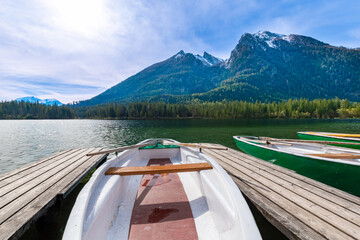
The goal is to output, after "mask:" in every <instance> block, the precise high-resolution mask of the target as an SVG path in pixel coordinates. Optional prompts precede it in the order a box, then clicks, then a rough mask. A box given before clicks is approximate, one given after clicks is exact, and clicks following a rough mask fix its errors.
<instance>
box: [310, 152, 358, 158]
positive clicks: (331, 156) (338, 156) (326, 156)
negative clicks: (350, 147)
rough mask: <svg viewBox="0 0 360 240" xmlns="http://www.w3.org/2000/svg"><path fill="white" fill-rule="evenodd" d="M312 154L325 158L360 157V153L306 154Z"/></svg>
mask: <svg viewBox="0 0 360 240" xmlns="http://www.w3.org/2000/svg"><path fill="white" fill-rule="evenodd" d="M306 155H310V156H316V157H324V158H340V159H357V158H359V159H360V155H353V154H349V153H322V154H306Z"/></svg>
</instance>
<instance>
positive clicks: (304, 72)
mask: <svg viewBox="0 0 360 240" xmlns="http://www.w3.org/2000/svg"><path fill="white" fill-rule="evenodd" d="M359 86H360V50H359V49H348V48H344V47H335V46H331V45H329V44H327V43H324V42H321V41H319V40H316V39H314V38H311V37H307V36H302V35H296V34H290V35H284V34H277V33H272V32H269V31H260V32H257V33H254V34H250V33H245V34H243V35H242V37H241V38H240V40H239V42H238V44H237V45H236V46H235V48H234V50H233V51H232V52H231V55H230V58H229V59H228V60H226V61H224V60H222V59H220V58H216V57H214V56H212V55H210V54H208V53H207V52H204V54H203V56H200V55H194V54H191V53H185V52H184V51H180V52H179V53H177V54H175V55H174V56H172V57H170V58H169V59H167V60H165V61H163V62H160V63H156V64H154V65H152V66H150V67H148V68H146V69H144V70H143V71H141V72H139V73H137V74H136V75H134V76H132V77H129V78H128V79H126V80H124V81H123V82H120V83H119V84H117V85H116V86H114V87H112V88H110V89H108V90H107V91H105V92H103V93H102V94H100V95H98V96H95V97H94V98H92V99H90V100H87V101H82V102H80V104H79V105H80V106H84V105H95V104H101V103H106V102H114V101H122V102H130V101H168V102H169V101H170V102H186V101H189V100H196V99H198V100H200V101H221V100H223V99H227V100H247V101H256V100H260V101H274V100H283V99H288V98H309V99H314V98H335V97H339V98H348V99H349V100H353V101H360V90H359V89H360V88H359Z"/></svg>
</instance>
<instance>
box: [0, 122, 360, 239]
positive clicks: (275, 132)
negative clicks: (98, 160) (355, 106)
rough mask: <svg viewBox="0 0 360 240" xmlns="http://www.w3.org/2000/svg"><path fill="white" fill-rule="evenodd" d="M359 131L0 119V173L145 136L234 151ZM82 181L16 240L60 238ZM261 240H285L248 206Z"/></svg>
mask: <svg viewBox="0 0 360 240" xmlns="http://www.w3.org/2000/svg"><path fill="white" fill-rule="evenodd" d="M307 130H309V131H328V132H343V133H360V119H345V120H339V119H335V120H282V119H273V120H261V119H235V120H204V119H201V120H200V119H194V120H1V121H0V174H3V173H6V172H8V171H11V170H14V169H16V168H19V167H21V166H23V165H26V164H29V163H31V162H34V161H37V160H40V159H41V158H45V157H47V156H50V155H52V154H54V153H56V152H59V151H61V150H66V149H71V148H89V147H107V148H113V147H118V146H126V145H130V144H135V143H138V142H140V141H142V140H144V139H147V138H154V137H156V138H172V139H175V140H178V141H180V142H202V143H205V142H209V143H220V144H222V145H225V146H228V147H231V148H234V149H236V145H235V143H234V141H233V139H232V136H233V135H253V136H270V137H276V138H297V135H296V132H298V131H307ZM84 184H85V181H83V182H82V183H81V184H80V185H79V186H78V187H76V188H75V189H74V191H73V192H72V193H71V194H70V195H69V196H68V197H67V198H66V199H65V200H63V201H62V203H61V207H60V206H57V207H55V208H54V209H57V210H56V213H52V214H54V215H55V216H56V217H55V220H52V221H51V222H49V221H48V219H46V218H44V219H43V218H41V219H40V220H39V221H38V222H37V223H36V224H33V225H32V226H31V228H30V229H29V230H28V231H27V232H26V233H25V234H24V235H23V236H22V238H21V239H27V240H32V239H61V237H62V234H63V231H64V229H65V225H66V221H67V219H68V217H69V214H70V211H71V209H72V206H73V204H74V202H75V200H76V197H77V194H78V193H79V191H80V190H81V188H82V187H83V186H84ZM248 203H249V206H250V209H251V211H252V213H253V215H254V217H255V220H256V223H257V225H258V227H259V230H260V232H261V234H262V237H263V239H264V240H270V239H279V240H281V239H286V237H285V236H284V235H282V234H281V232H279V231H278V230H277V229H276V228H275V227H274V226H272V225H271V224H270V223H269V222H268V221H267V220H266V219H265V218H264V217H263V216H262V215H261V214H260V213H259V212H258V210H257V209H256V208H255V207H254V205H252V204H251V202H248Z"/></svg>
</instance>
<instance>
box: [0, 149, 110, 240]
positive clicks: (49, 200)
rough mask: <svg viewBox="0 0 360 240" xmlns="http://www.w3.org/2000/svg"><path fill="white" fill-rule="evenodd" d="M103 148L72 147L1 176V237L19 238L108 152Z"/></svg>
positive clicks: (102, 159)
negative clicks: (89, 154) (98, 153)
mask: <svg viewBox="0 0 360 240" xmlns="http://www.w3.org/2000/svg"><path fill="white" fill-rule="evenodd" d="M101 150H102V148H91V149H72V150H66V151H62V152H60V153H57V154H55V155H53V156H51V157H48V158H45V159H43V160H40V161H37V162H34V163H32V164H30V165H27V166H25V167H23V168H20V169H16V170H14V171H12V172H9V173H6V174H4V175H1V176H0V239H9V238H12V239H17V238H18V237H20V236H21V235H22V234H23V233H24V231H26V230H27V229H28V228H29V227H30V225H31V223H33V222H35V221H36V220H37V219H39V218H40V217H41V216H42V215H43V214H44V213H45V212H46V211H47V209H49V208H50V207H51V206H52V205H53V204H55V203H56V201H57V200H59V199H62V198H64V197H65V196H66V195H67V194H68V193H70V192H71V190H72V189H73V188H75V186H76V185H77V184H78V183H79V182H80V181H81V180H82V179H83V178H84V177H85V176H86V175H87V174H88V173H89V172H90V171H91V170H92V169H94V168H95V167H96V166H98V164H100V163H101V162H102V161H104V160H105V159H106V156H107V154H105V155H96V156H93V157H89V156H86V154H87V153H90V152H98V151H101Z"/></svg>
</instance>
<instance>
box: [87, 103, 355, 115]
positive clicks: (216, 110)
mask: <svg viewBox="0 0 360 240" xmlns="http://www.w3.org/2000/svg"><path fill="white" fill-rule="evenodd" d="M86 109H87V110H86V111H84V113H83V114H84V117H86V118H112V119H156V118H294V119H296V118H353V117H356V118H359V117H360V103H350V102H349V101H348V100H340V99H332V100H326V99H317V100H313V101H309V100H306V99H300V100H291V99H290V100H288V101H282V102H279V103H276V102H272V103H262V102H246V101H222V102H203V103H188V104H182V103H174V104H170V103H163V102H156V103H148V102H142V103H128V104H119V103H111V104H106V105H104V106H95V107H87V108H86Z"/></svg>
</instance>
